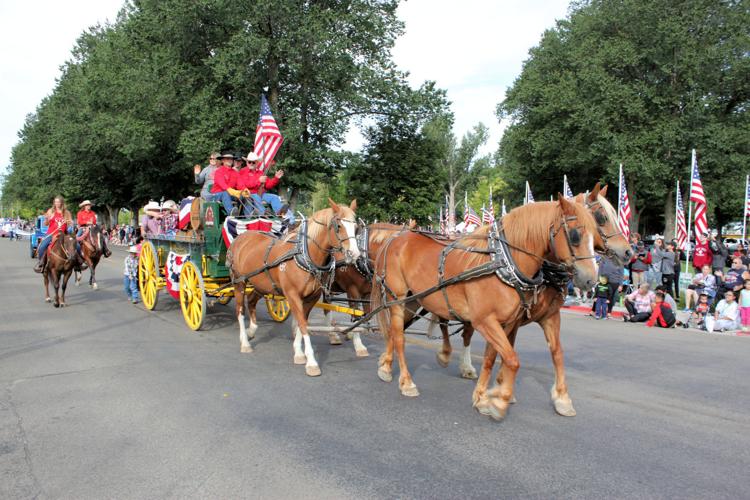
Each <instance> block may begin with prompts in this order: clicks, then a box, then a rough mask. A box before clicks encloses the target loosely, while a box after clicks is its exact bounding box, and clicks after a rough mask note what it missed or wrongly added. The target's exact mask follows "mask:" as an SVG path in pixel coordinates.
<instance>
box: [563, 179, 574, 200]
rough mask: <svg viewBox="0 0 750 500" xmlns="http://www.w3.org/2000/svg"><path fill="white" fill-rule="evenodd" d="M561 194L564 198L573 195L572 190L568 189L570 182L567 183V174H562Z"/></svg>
mask: <svg viewBox="0 0 750 500" xmlns="http://www.w3.org/2000/svg"><path fill="white" fill-rule="evenodd" d="M563 196H565V197H566V198H572V197H573V191H571V190H570V184H568V176H567V175H563Z"/></svg>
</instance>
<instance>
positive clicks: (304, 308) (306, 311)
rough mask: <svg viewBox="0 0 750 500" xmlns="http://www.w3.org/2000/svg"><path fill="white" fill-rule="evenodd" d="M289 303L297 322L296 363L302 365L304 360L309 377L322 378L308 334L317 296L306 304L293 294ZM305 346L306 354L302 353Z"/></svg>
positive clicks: (288, 298)
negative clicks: (308, 320)
mask: <svg viewBox="0 0 750 500" xmlns="http://www.w3.org/2000/svg"><path fill="white" fill-rule="evenodd" d="M287 300H288V301H289V307H290V309H291V310H292V314H294V318H295V319H296V322H295V324H294V343H293V348H294V363H295V364H302V363H300V361H302V360H303V358H304V361H303V362H304V363H305V373H306V374H307V375H308V376H309V377H318V376H320V367H319V366H318V362H317V361H316V360H315V351H314V350H313V346H312V342H311V340H310V335H309V334H308V332H307V317H308V316H309V315H310V311H311V310H312V308H313V306H314V305H315V302H317V300H318V296H317V294H316V295H315V296H313V297H312V298H310V297H308V300H306V301H305V302H304V303H303V302H302V298H301V297H300V296H299V295H296V294H292V297H289V296H287ZM303 343H304V345H305V350H304V352H303V351H302V344H303Z"/></svg>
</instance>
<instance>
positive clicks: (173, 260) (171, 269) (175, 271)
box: [164, 252, 190, 300]
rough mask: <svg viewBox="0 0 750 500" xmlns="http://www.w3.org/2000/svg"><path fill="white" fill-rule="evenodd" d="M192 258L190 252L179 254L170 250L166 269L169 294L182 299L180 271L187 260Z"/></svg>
mask: <svg viewBox="0 0 750 500" xmlns="http://www.w3.org/2000/svg"><path fill="white" fill-rule="evenodd" d="M189 260H190V254H184V255H181V254H178V253H174V252H169V255H168V256H167V264H166V266H165V269H164V275H165V276H166V277H167V287H166V288H167V291H168V292H169V295H171V296H172V297H174V298H175V299H177V300H180V271H182V266H184V265H185V262H187V261H189Z"/></svg>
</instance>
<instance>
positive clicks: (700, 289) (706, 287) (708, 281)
mask: <svg viewBox="0 0 750 500" xmlns="http://www.w3.org/2000/svg"><path fill="white" fill-rule="evenodd" d="M701 293H705V294H706V295H708V298H709V301H708V302H709V304H710V303H711V302H712V301H713V298H714V297H715V296H716V276H714V275H713V274H712V273H711V266H710V265H708V264H706V265H704V266H703V269H702V272H700V273H698V274H696V275H695V276H693V282H692V283H691V284H690V285H688V289H687V290H685V311H686V312H687V311H689V310H690V302H691V301H695V299H697V298H698V296H699V295H700V294H701Z"/></svg>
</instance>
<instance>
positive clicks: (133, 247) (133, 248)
mask: <svg viewBox="0 0 750 500" xmlns="http://www.w3.org/2000/svg"><path fill="white" fill-rule="evenodd" d="M128 252H130V253H138V249H137V248H136V246H135V245H133V246H131V247H130V248H128Z"/></svg>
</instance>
